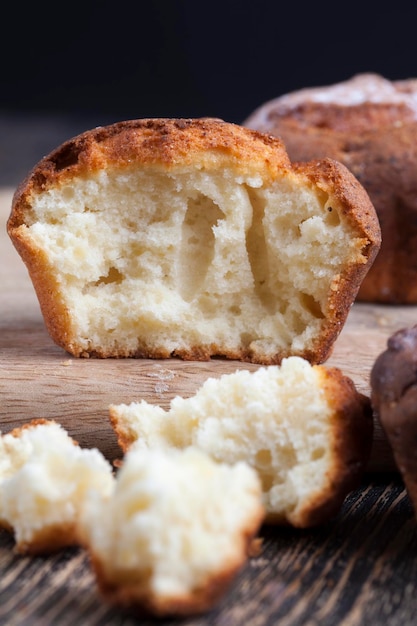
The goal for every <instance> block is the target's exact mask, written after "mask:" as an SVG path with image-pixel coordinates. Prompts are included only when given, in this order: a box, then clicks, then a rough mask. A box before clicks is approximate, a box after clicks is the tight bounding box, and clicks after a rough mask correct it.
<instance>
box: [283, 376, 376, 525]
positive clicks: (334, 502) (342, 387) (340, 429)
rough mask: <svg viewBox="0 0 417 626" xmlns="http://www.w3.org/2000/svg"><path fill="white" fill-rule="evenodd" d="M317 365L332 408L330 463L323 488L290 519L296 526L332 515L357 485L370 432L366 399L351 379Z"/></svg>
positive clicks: (366, 455) (362, 473)
mask: <svg viewBox="0 0 417 626" xmlns="http://www.w3.org/2000/svg"><path fill="white" fill-rule="evenodd" d="M316 367H318V368H320V372H321V375H322V380H321V385H322V387H323V389H324V391H325V394H326V398H327V400H328V402H329V404H330V406H331V408H332V409H333V417H332V429H331V441H330V442H329V447H330V449H331V454H332V461H333V464H332V465H331V467H330V468H329V471H328V476H327V480H328V484H327V489H324V490H323V491H322V493H321V494H319V495H318V496H317V494H312V497H311V500H310V502H307V503H306V505H305V506H304V507H303V509H302V510H301V511H300V512H299V513H298V515H297V519H296V520H291V522H292V523H293V524H294V525H295V526H298V527H300V528H307V527H310V526H316V525H318V524H322V523H324V522H327V521H329V520H330V519H332V518H333V517H334V515H336V514H337V513H338V512H339V510H340V507H341V505H342V503H343V502H344V500H345V498H346V496H347V495H348V494H349V493H350V492H351V491H352V490H353V489H355V488H357V487H359V485H360V481H361V479H362V477H363V475H364V471H365V469H366V466H367V464H368V461H369V458H370V454H371V447H372V435H373V416H372V407H371V402H370V399H369V398H368V397H367V396H365V395H363V394H361V393H359V392H358V391H357V390H356V388H355V386H354V383H353V381H352V380H351V379H350V378H349V377H347V376H345V375H344V374H343V373H342V372H341V371H340V370H339V369H338V368H334V367H332V368H325V367H323V366H316Z"/></svg>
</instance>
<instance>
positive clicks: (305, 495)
mask: <svg viewBox="0 0 417 626" xmlns="http://www.w3.org/2000/svg"><path fill="white" fill-rule="evenodd" d="M110 420H111V423H112V425H113V428H114V430H115V432H116V434H117V436H118V440H119V444H120V446H121V448H122V449H123V450H125V451H126V450H129V449H132V448H134V449H139V450H140V449H152V450H153V449H157V448H187V447H188V446H195V447H197V448H199V449H201V450H204V451H205V452H206V453H208V454H210V455H211V456H212V457H213V458H214V459H215V460H217V461H219V462H227V463H236V462H239V461H245V462H247V463H249V465H250V466H251V467H253V468H254V469H256V471H257V472H258V475H259V477H260V479H261V482H262V490H263V498H264V505H265V509H266V514H267V518H266V519H267V521H268V522H274V523H284V524H287V523H289V524H292V525H294V526H297V527H307V526H312V525H314V524H318V523H321V522H323V521H325V520H328V519H329V518H330V517H331V516H333V515H334V514H335V513H336V512H337V511H338V509H339V507H340V505H341V503H342V502H343V500H344V498H345V496H346V495H347V493H348V492H349V491H350V490H351V489H353V488H354V487H355V486H357V484H358V481H359V479H360V477H361V475H362V472H363V469H364V468H365V466H366V463H367V461H368V458H369V454H370V449H371V443H372V429H373V422H372V412H371V410H370V403H369V399H367V398H365V397H364V396H362V395H361V394H359V393H358V392H357V390H356V388H355V387H354V385H353V382H352V381H351V379H349V378H348V377H346V376H344V375H343V374H342V373H341V372H340V370H338V369H335V368H326V367H325V366H323V365H315V366H312V365H310V364H309V363H308V361H306V360H304V359H301V358H300V357H288V358H286V359H284V360H283V361H282V364H281V366H269V367H261V368H260V369H258V370H257V371H255V372H249V371H247V370H240V371H237V372H235V373H233V374H225V375H223V376H222V377H220V378H218V379H215V378H209V379H208V380H206V382H205V383H204V384H203V385H202V386H201V387H200V388H199V389H198V390H197V392H196V393H195V395H194V396H191V397H189V398H181V397H176V398H174V399H173V400H172V402H171V405H170V408H169V409H168V410H167V411H166V410H164V409H163V408H162V407H160V406H156V405H151V404H149V403H147V402H145V401H143V400H142V401H141V402H137V403H136V402H134V403H131V404H128V405H126V404H118V405H112V406H110Z"/></svg>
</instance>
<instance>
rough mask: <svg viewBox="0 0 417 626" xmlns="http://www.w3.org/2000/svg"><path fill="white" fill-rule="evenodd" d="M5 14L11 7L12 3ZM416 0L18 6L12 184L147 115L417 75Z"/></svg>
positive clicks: (2, 85) (8, 130)
mask: <svg viewBox="0 0 417 626" xmlns="http://www.w3.org/2000/svg"><path fill="white" fill-rule="evenodd" d="M3 13H4V11H3ZM414 14H415V9H414V8H413V3H412V2H409V3H401V2H397V3H391V4H389V5H387V6H385V5H384V8H383V7H382V5H381V4H380V3H375V4H371V5H370V4H366V2H365V0H363V2H362V3H359V2H356V3H355V2H353V3H352V2H350V3H348V4H347V3H334V2H333V3H329V4H323V3H313V2H310V3H307V4H305V3H300V2H298V3H297V2H293V3H290V2H288V1H287V2H279V1H276V2H266V1H265V0H253V1H252V2H248V1H246V0H242V1H241V2H227V1H225V0H224V1H223V2H221V1H220V0H213V1H212V2H207V3H199V2H198V1H196V0H194V1H193V0H172V1H171V2H170V1H168V0H166V1H153V2H152V1H151V2H148V3H146V2H140V1H137V2H127V1H125V0H113V1H109V0H103V1H101V2H98V1H85V2H81V1H79V0H75V1H74V2H72V3H70V4H62V3H57V2H55V3H53V2H50V1H48V0H46V2H43V3H31V4H24V5H22V4H21V3H17V2H15V4H14V5H10V4H9V5H8V9H7V19H3V20H2V22H3V23H2V33H1V35H0V59H1V60H2V62H1V75H0V133H1V134H0V184H2V185H12V186H13V185H15V184H16V183H17V182H18V181H19V180H20V178H21V177H22V176H23V175H24V174H25V173H26V171H27V170H28V168H30V167H31V166H32V165H34V164H35V162H36V161H37V160H38V159H39V158H40V157H41V156H43V155H44V154H45V153H47V152H49V150H51V149H52V148H54V147H55V146H56V145H58V143H60V142H61V141H63V140H64V139H67V138H69V137H71V136H73V135H74V134H77V133H78V132H81V131H83V130H86V129H87V128H90V127H93V126H97V125H101V124H106V123H111V122H113V121H118V120H121V119H131V118H138V117H159V116H167V117H199V116H214V117H221V118H223V119H225V120H227V121H231V122H237V123H240V122H242V121H243V120H244V119H245V118H246V117H247V116H248V115H249V114H250V113H251V112H252V111H253V110H254V109H255V108H256V107H257V106H259V105H260V104H262V103H263V102H264V101H266V100H268V99H271V98H274V97H276V96H278V95H281V94H283V93H286V92H288V91H292V90H295V89H299V88H302V87H307V86H317V85H325V84H332V83H335V82H340V81H342V80H345V79H348V78H350V77H351V76H352V75H354V74H356V73H360V72H377V73H380V74H382V75H383V76H385V77H386V78H390V79H400V78H407V77H411V76H417V54H416V48H417V44H416V43H415V42H416V34H415V33H416V27H415V17H414Z"/></svg>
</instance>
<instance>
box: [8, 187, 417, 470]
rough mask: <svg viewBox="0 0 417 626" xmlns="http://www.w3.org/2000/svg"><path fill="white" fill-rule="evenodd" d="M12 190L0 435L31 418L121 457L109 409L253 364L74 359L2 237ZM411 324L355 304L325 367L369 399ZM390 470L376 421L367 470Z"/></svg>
mask: <svg viewBox="0 0 417 626" xmlns="http://www.w3.org/2000/svg"><path fill="white" fill-rule="evenodd" d="M11 198H12V190H10V189H3V190H1V189H0V294H1V298H0V430H1V431H2V432H3V433H5V432H7V431H9V430H10V429H12V428H14V427H16V426H19V425H22V424H23V423H25V422H27V421H29V420H31V419H33V418H41V417H42V418H46V419H55V420H57V421H58V422H60V423H61V424H62V425H63V426H64V427H65V428H66V429H67V430H68V431H69V433H70V434H71V435H72V436H73V437H74V438H75V439H77V440H78V441H79V443H80V445H82V446H89V447H93V446H94V447H98V448H99V449H100V450H101V451H102V452H103V453H104V454H105V455H106V457H107V458H109V459H110V460H113V459H115V458H118V457H119V456H121V452H120V450H119V448H118V445H117V442H116V438H115V435H114V433H113V431H112V429H111V427H110V423H109V420H108V406H109V404H111V403H122V402H131V401H134V400H139V399H142V398H143V399H145V400H147V401H148V402H152V403H155V404H159V405H161V406H163V407H164V408H167V407H168V405H169V402H170V400H171V399H172V398H173V397H174V396H176V395H181V396H185V397H187V396H190V395H192V394H193V393H194V392H195V391H196V389H197V388H198V387H199V386H200V385H201V384H202V383H203V381H204V380H205V379H206V378H208V377H209V376H215V377H218V376H220V375H222V374H224V373H231V372H234V371H235V370H236V369H242V368H246V369H250V370H254V369H256V368H257V367H259V366H256V365H248V364H245V363H239V362H236V361H226V360H220V359H216V360H212V361H208V362H184V361H180V360H177V359H169V360H162V361H154V360H147V359H121V360H116V359H107V360H97V359H75V358H73V357H71V356H70V355H68V354H67V353H65V352H64V351H63V350H62V349H61V348H59V347H58V346H56V345H55V344H54V343H53V342H52V340H51V339H50V337H49V335H48V334H47V332H46V330H45V327H44V324H43V318H42V316H41V313H40V309H39V305H38V301H37V299H36V296H35V293H34V290H33V287H32V283H31V281H30V279H29V277H28V274H27V271H26V268H25V266H24V264H23V262H22V261H21V259H20V257H19V256H18V254H17V252H16V251H15V249H14V248H13V246H12V244H11V242H10V240H9V238H8V235H7V233H6V221H7V217H8V215H9V212H10V206H11ZM416 322H417V307H410V306H409V307H391V306H374V305H368V304H359V303H357V304H355V305H354V306H353V307H352V309H351V311H350V313H349V317H348V320H347V323H346V324H345V326H344V328H343V330H342V332H341V334H340V336H339V338H338V340H337V342H336V344H335V346H334V350H333V354H332V356H331V357H330V359H329V360H328V361H327V364H328V365H334V366H337V367H339V368H341V369H342V371H343V372H344V373H345V374H347V375H348V376H350V377H351V378H352V379H353V381H354V383H355V384H356V386H357V388H358V389H359V390H360V391H361V392H363V393H366V394H367V395H369V375H370V370H371V368H372V365H373V363H374V361H375V358H376V357H377V356H378V354H380V352H382V351H383V350H384V349H385V347H386V340H387V338H388V337H389V335H390V334H392V333H393V332H394V331H395V330H398V329H399V328H402V327H405V326H411V325H413V324H414V323H416ZM393 469H395V468H394V465H393V461H392V457H391V453H390V449H389V446H388V444H387V442H386V440H385V438H384V435H383V433H382V431H381V429H380V427H379V424H378V422H377V420H375V433H374V445H373V452H372V457H371V463H370V470H374V471H385V470H387V471H391V470H393Z"/></svg>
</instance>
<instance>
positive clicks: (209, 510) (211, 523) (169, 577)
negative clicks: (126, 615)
mask: <svg viewBox="0 0 417 626" xmlns="http://www.w3.org/2000/svg"><path fill="white" fill-rule="evenodd" d="M263 516H264V510H263V506H262V501H261V488H260V484H259V479H258V477H257V475H256V472H255V471H254V470H253V469H251V468H250V467H249V466H248V465H247V464H245V463H243V462H242V463H237V464H236V465H234V466H233V467H231V466H228V465H225V464H219V463H216V462H214V461H213V460H212V459H210V457H208V456H207V455H206V454H204V453H203V452H202V451H200V450H196V449H192V448H189V449H187V450H185V451H180V450H174V449H170V450H167V449H165V450H162V449H158V450H139V451H133V450H131V451H130V452H128V453H127V454H126V456H125V458H124V460H123V464H122V466H121V468H120V469H119V471H118V474H117V479H116V483H115V486H114V489H113V491H112V493H111V495H110V496H109V497H104V496H102V495H100V494H98V493H96V494H94V495H93V496H92V497H91V498H89V499H88V501H87V502H86V505H85V507H84V510H83V514H82V517H81V529H82V530H81V537H82V541H83V543H84V545H85V547H86V548H87V549H88V551H89V554H90V556H91V562H92V565H93V568H94V571H95V573H96V577H97V582H98V586H99V589H100V591H101V592H102V595H103V597H104V598H105V599H106V601H107V602H109V603H111V604H114V605H118V606H121V607H125V608H129V610H130V611H131V612H132V611H138V612H140V613H143V612H145V613H151V614H153V615H159V616H162V615H176V616H179V615H186V614H190V613H197V612H201V611H204V610H207V609H209V608H211V607H212V605H213V603H214V602H216V601H217V600H218V599H219V598H220V597H221V596H222V595H223V594H224V593H225V591H226V589H227V588H228V586H229V584H230V582H231V581H232V579H233V577H234V576H235V574H236V573H237V571H238V570H239V569H240V568H241V567H242V566H243V565H244V563H245V561H246V560H247V557H248V554H249V552H250V546H251V543H252V540H253V538H254V536H255V535H256V533H257V531H258V529H259V526H260V524H261V523H262V520H263Z"/></svg>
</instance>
